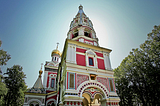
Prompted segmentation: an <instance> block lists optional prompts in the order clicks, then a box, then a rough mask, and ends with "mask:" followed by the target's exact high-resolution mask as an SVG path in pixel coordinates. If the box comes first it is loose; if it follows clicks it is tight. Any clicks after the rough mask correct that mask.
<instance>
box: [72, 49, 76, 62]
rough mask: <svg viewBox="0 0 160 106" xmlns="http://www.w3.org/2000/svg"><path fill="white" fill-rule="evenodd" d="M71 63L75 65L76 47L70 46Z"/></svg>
mask: <svg viewBox="0 0 160 106" xmlns="http://www.w3.org/2000/svg"><path fill="white" fill-rule="evenodd" d="M72 63H74V64H76V46H72Z"/></svg>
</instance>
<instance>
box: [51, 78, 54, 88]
mask: <svg viewBox="0 0 160 106" xmlns="http://www.w3.org/2000/svg"><path fill="white" fill-rule="evenodd" d="M52 80H54V83H53V87H52ZM50 87H51V88H54V87H55V79H54V78H51V85H50Z"/></svg>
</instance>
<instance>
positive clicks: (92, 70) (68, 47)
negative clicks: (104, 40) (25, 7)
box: [57, 5, 120, 106]
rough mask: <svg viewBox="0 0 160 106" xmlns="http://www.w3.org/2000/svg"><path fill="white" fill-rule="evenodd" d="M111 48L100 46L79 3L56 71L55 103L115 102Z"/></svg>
mask: <svg viewBox="0 0 160 106" xmlns="http://www.w3.org/2000/svg"><path fill="white" fill-rule="evenodd" d="M111 51H112V50H111V49H108V48H104V47H100V45H99V43H98V38H97V36H96V32H95V31H94V28H93V24H92V22H91V20H90V19H89V18H88V17H87V16H86V14H85V13H84V11H83V6H82V5H80V6H79V10H78V13H77V15H76V16H75V18H73V20H72V21H71V24H70V29H69V31H68V34H67V39H66V41H65V45H64V49H63V53H62V54H63V55H62V57H61V63H60V64H59V68H58V71H57V72H58V73H57V81H58V82H57V84H58V85H57V93H58V94H59V95H58V96H59V97H58V104H59V106H64V105H65V106H70V105H74V106H77V105H78V106H108V105H114V106H118V105H119V101H120V99H119V97H118V95H117V93H116V88H115V83H114V76H113V74H114V72H113V71H112V68H111V63H110V53H111Z"/></svg>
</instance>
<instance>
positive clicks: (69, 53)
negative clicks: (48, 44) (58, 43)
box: [67, 45, 71, 62]
mask: <svg viewBox="0 0 160 106" xmlns="http://www.w3.org/2000/svg"><path fill="white" fill-rule="evenodd" d="M70 51H71V48H70V45H68V49H67V62H70V56H71V52H70Z"/></svg>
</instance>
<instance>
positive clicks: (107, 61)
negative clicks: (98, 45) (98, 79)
mask: <svg viewBox="0 0 160 106" xmlns="http://www.w3.org/2000/svg"><path fill="white" fill-rule="evenodd" d="M103 57H104V64H105V69H106V70H112V68H111V63H110V58H109V53H103Z"/></svg>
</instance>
